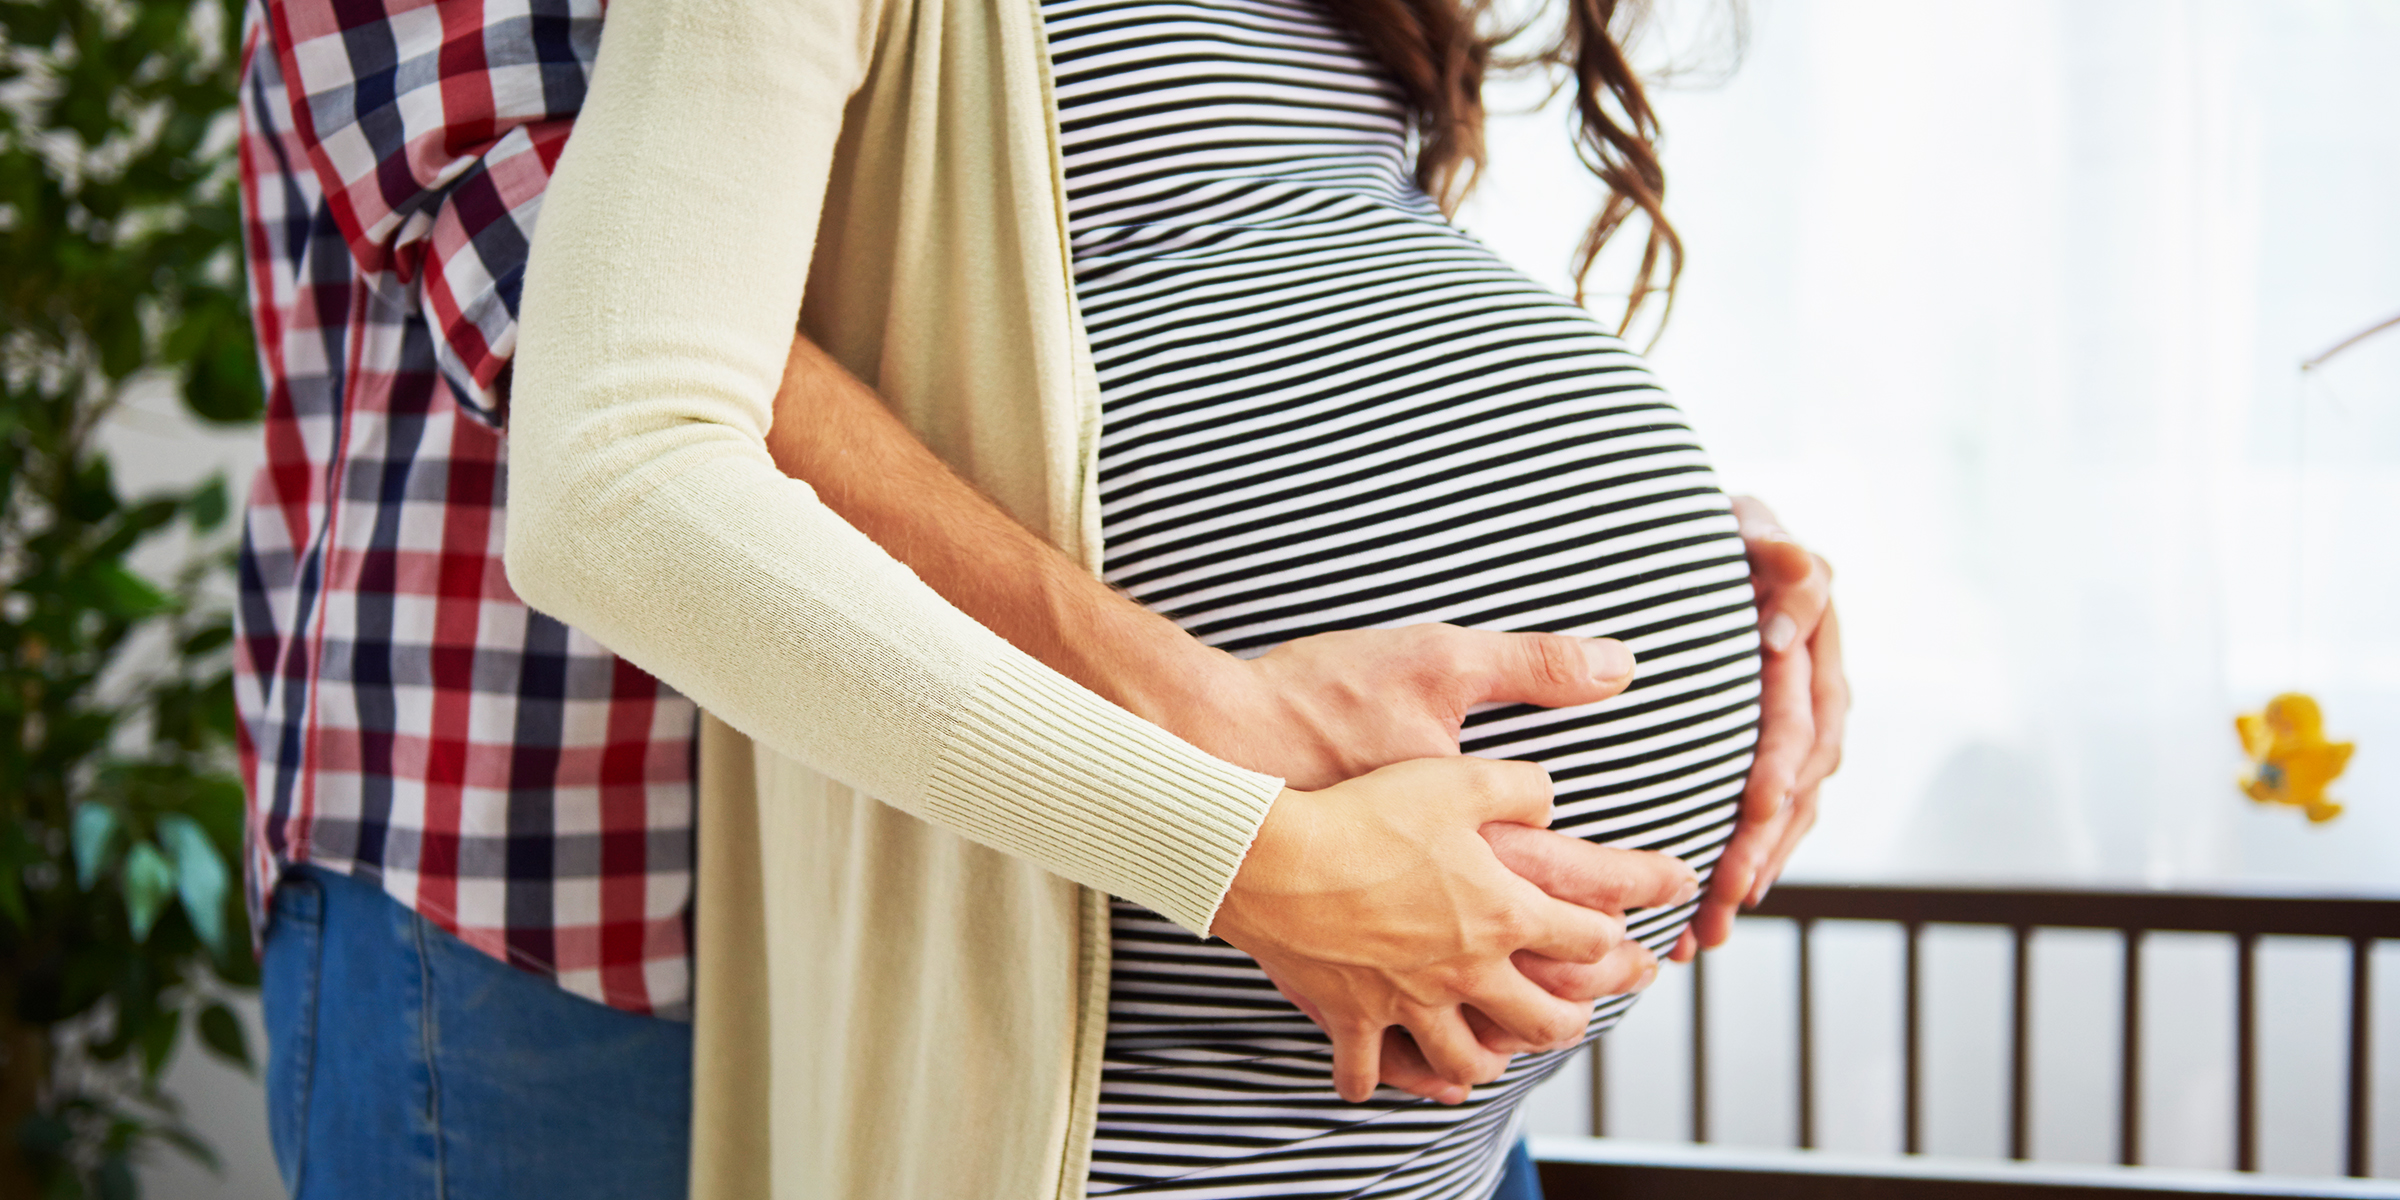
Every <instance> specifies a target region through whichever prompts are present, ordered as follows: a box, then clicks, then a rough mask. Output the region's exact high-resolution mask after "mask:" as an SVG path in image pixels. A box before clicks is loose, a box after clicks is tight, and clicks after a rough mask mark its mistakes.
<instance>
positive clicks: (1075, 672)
mask: <svg viewBox="0 0 2400 1200" xmlns="http://www.w3.org/2000/svg"><path fill="white" fill-rule="evenodd" d="M767 449H768V452H769V453H771V454H772V455H774V458H775V465H776V466H777V467H780V468H781V469H782V470H783V472H784V473H785V474H787V475H791V476H793V477H795V478H798V479H802V480H806V481H807V482H808V484H809V485H810V486H811V487H814V488H815V489H816V491H817V495H818V496H819V498H821V499H822V500H823V501H824V502H825V504H826V505H827V506H828V507H830V508H831V509H833V510H834V511H835V512H836V513H839V514H840V515H841V517H842V519H844V520H846V521H848V522H850V523H851V524H852V525H854V526H856V527H858V529H859V531H860V532H862V533H864V534H866V535H867V536H868V537H869V538H871V539H873V540H874V541H875V542H876V543H877V544H878V545H881V546H882V547H883V548H884V550H885V551H887V552H888V553H890V554H891V556H892V557H894V558H897V559H899V560H900V561H901V562H903V563H906V564H908V566H909V569H911V570H913V571H915V572H916V573H917V576H918V577H919V578H921V579H923V580H924V581H925V582H926V584H927V585H929V586H931V587H932V588H933V590H934V591H936V592H938V593H940V594H941V595H942V597H943V598H944V599H946V600H948V601H950V603H952V604H954V605H956V606H958V608H959V609H960V610H961V611H963V612H965V613H966V614H967V615H969V616H971V617H973V618H975V619H976V620H977V621H979V622H981V623H982V624H983V625H984V626H985V627H986V628H988V629H990V630H991V631H992V632H994V633H997V634H999V635H1000V636H1001V637H1003V638H1006V639H1008V641H1009V642H1010V643H1012V644H1014V645H1015V646H1016V647H1017V648H1018V649H1020V650H1023V651H1025V652H1026V653H1027V654H1030V655H1032V656H1033V657H1035V658H1037V659H1039V660H1041V661H1042V662H1044V663H1046V664H1048V665H1049V666H1050V667H1051V668H1053V669H1055V670H1057V671H1058V672H1059V673H1060V674H1063V675H1065V676H1067V677H1068V678H1070V679H1073V680H1074V681H1076V682H1077V683H1080V684H1082V685H1083V686H1085V687H1088V688H1090V689H1092V690H1093V691H1094V692H1097V693H1099V694H1100V695H1102V696H1105V697H1107V698H1108V699H1110V700H1112V701H1114V702H1115V703H1117V704H1118V705H1120V706H1122V707H1124V708H1126V709H1127V710H1129V711H1132V712H1134V713H1136V714H1139V715H1141V716H1143V717H1145V718H1148V719H1149V720H1151V721H1152V722H1154V723H1157V724H1160V725H1164V726H1167V727H1168V728H1170V729H1174V730H1175V731H1176V732H1180V733H1184V734H1185V735H1186V736H1187V737H1189V736H1191V734H1192V732H1193V731H1192V730H1189V729H1183V728H1177V727H1178V726H1180V725H1184V724H1186V723H1187V722H1184V721H1181V720H1178V719H1176V717H1177V716H1178V715H1180V714H1188V713H1191V712H1194V711H1201V710H1205V709H1206V708H1208V707H1210V706H1211V705H1212V704H1214V703H1215V702H1216V701H1218V700H1219V699H1221V697H1218V696H1216V695H1214V693H1215V692H1216V691H1217V690H1218V689H1220V688H1222V687H1223V686H1224V681H1225V678H1226V668H1227V667H1229V666H1230V665H1231V664H1232V663H1233V661H1234V660H1233V659H1232V658H1231V656H1229V655H1226V654H1224V653H1223V652H1221V651H1217V650H1212V649H1210V648H1209V647H1207V646H1204V645H1202V644H1200V643H1199V642H1197V641H1195V640H1193V639H1192V638H1191V637H1189V636H1187V635H1186V634H1185V633H1184V632H1183V631H1182V630H1181V629H1178V628H1177V627H1176V626H1175V624H1174V622H1172V621H1169V620H1167V619H1166V618H1165V617H1161V616H1159V615H1157V614H1156V613H1152V612H1150V611H1149V610H1147V609H1144V608H1142V607H1141V606H1140V605H1138V604H1135V603H1134V602H1132V601H1131V600H1128V599H1126V598H1125V597H1123V596H1121V595H1119V594H1117V592H1116V591H1115V590H1114V589H1112V588H1110V587H1109V586H1108V585H1107V584H1104V583H1102V582H1100V581H1099V580H1098V579H1095V578H1093V577H1092V575H1091V573H1090V572H1088V571H1086V570H1084V569H1083V567H1082V566H1080V565H1079V564H1077V563H1076V562H1075V561H1074V560H1072V559H1070V558H1068V557H1067V556H1066V555H1065V554H1064V553H1062V552H1060V551H1059V550H1058V549H1057V548H1056V547H1054V546H1052V545H1050V544H1049V543H1048V542H1046V541H1044V540H1042V538H1041V537H1040V536H1038V535H1036V534H1035V533H1033V532H1032V531H1031V530H1029V529H1027V528H1025V527H1024V526H1023V525H1021V524H1019V523H1018V522H1017V521H1015V520H1014V519H1012V518H1011V517H1010V516H1009V515H1008V514H1007V513H1005V512H1003V511H1001V509H1000V506H999V505H997V504H995V503H993V502H992V501H991V500H990V499H989V498H987V497H986V496H984V495H983V494H982V493H981V492H978V491H976V490H975V488H974V486H973V485H971V484H969V483H968V482H967V481H966V480H964V479H962V478H960V477H959V475H958V474H957V473H956V472H954V471H952V470H951V469H950V468H949V467H948V466H947V465H946V464H944V463H943V462H942V461H941V460H940V459H939V458H936V457H935V456H934V454H933V452H932V451H931V450H929V449H927V448H926V446H925V444H924V443H923V442H921V441H919V440H918V439H917V438H916V436H915V435H914V434H912V433H910V432H909V430H908V428H907V426H905V425H902V424H901V423H900V420H899V418H897V417H895V416H893V415H892V413H891V411H890V410H889V409H887V408H885V407H884V405H883V402H882V401H881V400H880V399H878V398H877V397H876V395H875V393H874V392H873V391H872V390H871V389H869V388H868V387H867V386H866V385H865V384H863V383H861V382H859V380H858V379H857V378H855V377H854V376H852V375H851V374H850V373H849V372H848V371H846V370H844V369H843V368H842V366H841V364H839V363H837V362H835V361H834V360H833V359H832V357H831V356H829V355H827V354H826V353H825V352H824V351H823V350H821V349H818V348H817V347H816V346H815V345H814V344H813V343H811V342H810V341H809V340H808V339H807V338H795V339H794V340H793V343H792V354H791V358H790V360H789V361H788V362H787V363H786V364H785V367H784V375H783V386H782V387H781V388H780V389H779V390H778V391H777V393H776V396H775V420H774V425H773V427H772V428H771V429H769V430H768V432H767ZM1203 748H1204V749H1205V748H1210V747H1206V746H1204V747H1203Z"/></svg>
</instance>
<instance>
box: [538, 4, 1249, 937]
mask: <svg viewBox="0 0 2400 1200" xmlns="http://www.w3.org/2000/svg"><path fill="white" fill-rule="evenodd" d="M877 3H878V0H614V2H613V3H611V4H610V5H609V10H608V20H607V24H606V26H605V27H604V31H603V34H602V39H601V48H600V57H599V62H598V65H597V66H596V68H595V70H594V73H593V79H592V87H591V92H590V95H589V97H588V99H587V101H586V103H585V106H584V109H583V113H582V115H581V117H580V118H579V119H578V122H577V125H576V128H575V133H574V136H573V137H572V139H570V141H569V142H568V145H567V149H566V151H565V153H564V155H563V156H562V157H561V159H560V161H559V164H558V169H557V174H556V176H555V177H554V178H553V180H552V181H551V184H550V189H549V192H548V195H547V197H546V198H545V200H544V205H543V213H542V219H541V222H540V224H539V226H538V229H537V233H536V235H535V238H534V246H533V253H532V260H531V263H530V265H529V267H528V271H527V276H526V283H525V293H524V302H523V309H522V314H521V320H522V328H521V334H520V336H521V342H520V346H519V350H518V357H517V364H516V375H515V394H514V396H513V398H512V401H511V405H512V412H511V414H510V430H509V466H508V470H509V479H508V520H507V544H506V562H507V567H508V574H509V580H510V583H511V585H512V586H514V587H515V588H516V590H517V591H518V593H519V594H520V595H521V596H522V597H523V598H524V600H525V601H526V602H527V603H529V604H531V605H533V606H534V607H536V608H538V609H541V610H542V611H544V612H547V613H550V614H552V615H554V616H557V617H559V618H560V619H562V620H565V621H567V622H569V623H571V624H574V625H576V626H578V627H580V628H582V629H584V630H587V631H588V632H590V633H591V634H592V635H593V636H595V637H597V638H598V639H599V640H600V641H601V642H602V643H604V644H606V645H607V646H608V647H609V648H610V649H612V650H614V651H616V652H617V653H618V654H621V655H623V656H624V657H625V658H627V659H629V660H631V661H632V662H634V663H636V664H638V665H640V666H641V667H643V668H644V669H645V670H648V671H650V672H652V673H653V674H656V675H657V676H658V677H660V678H661V679H664V680H665V681H667V682H668V683H670V684H672V685H674V686H675V687H676V688H678V689H680V690H682V691H683V692H684V693H685V694H687V695H689V696H691V697H692V698H693V699H694V700H696V701H698V702H699V703H700V704H701V705H703V706H704V707H706V708H707V709H708V710H709V711H710V712H712V713H715V714H716V715H717V716H719V717H720V718H722V719H723V720H725V721H726V722H727V723H728V724H731V725H732V726H734V727H735V728H737V729H739V730H741V731H742V732H743V733H745V734H748V735H749V736H750V737H752V738H754V739H756V740H757V741H758V742H760V743H761V744H763V745H765V746H768V747H770V748H772V749H774V750H776V751H778V752H781V753H783V754H786V755H789V756H791V757H793V758H795V759H797V760H799V761H802V762H805V763H807V764H809V765H810V766H812V767H814V768H816V769H818V770H821V771H824V772H826V773H827V774H829V775H831V776H833V777H835V778H837V779H840V780H842V781H843V782H845V783H847V784H849V785H851V786H853V787H856V788H858V789H860V790H861V791H864V792H866V793H867V794H869V795H873V796H876V797H878V798H879V799H881V800H883V801H885V802H887V803H890V804H893V805H896V806H898V807H899V808H901V809H903V810H905V811H908V812H911V813H913V814H915V815H917V816H919V817H922V818H924V819H926V820H928V821H931V822H933V823H935V824H937V825H940V826H942V827H945V828H948V829H950V830H953V831H955V832H957V833H959V834H961V835H964V836H966V837H968V838H970V839H973V840H975V841H977V842H980V843H982V844H984V845H988V846H991V847H993V848H995V849H998V850H1000V851H1002V852H1005V853H1008V854H1011V855H1015V856H1017V857H1020V858H1024V859H1027V860H1030V861H1032V862H1035V863H1037V864H1039V865H1041V866H1042V867H1044V868H1046V869H1048V870H1051V871H1054V872H1056V873H1058V874H1061V875H1064V876H1066V877H1068V878H1070V879H1073V880H1075V881H1077V882H1079V883H1083V884H1085V885H1088V886H1091V887H1095V888H1099V889H1102V890H1105V891H1107V892H1109V893H1111V894H1114V895H1118V896H1123V897H1126V898H1128V899H1131V900H1135V901H1137V902H1139V903H1142V904H1145V905H1147V906H1149V907H1150V908H1152V909H1154V910H1156V911H1157V912H1160V913H1162V914H1164V915H1166V916H1168V917H1170V918H1172V919H1174V920H1176V921H1177V922H1179V923H1181V924H1183V925H1184V926H1186V927H1187V928H1190V929H1194V930H1201V931H1205V930H1206V929H1208V927H1209V925H1210V923H1211V921H1212V919H1213V917H1214V914H1215V911H1216V907H1217V905H1218V903H1219V901H1220V900H1221V899H1222V898H1223V896H1224V893H1225V890H1226V888H1227V886H1229V885H1230V883H1231V882H1232V879H1233V876H1234V873H1235V872H1236V871H1237V870H1238V869H1239V868H1240V865H1241V861H1242V857H1243V856H1244V855H1245V854H1246V853H1247V852H1248V849H1249V844H1250V841H1251V839H1252V838H1253V837H1254V836H1255V834H1256V833H1257V829H1258V826H1259V823H1260V822H1261V821H1262V820H1263V819H1264V818H1265V815H1266V811H1267V808H1268V806H1269V805H1270V804H1272V803H1273V801H1274V798H1275V796H1276V794H1277V793H1278V791H1279V790H1280V788H1281V782H1280V781H1279V780H1276V779H1273V778H1271V777H1268V776H1264V775H1259V774H1256V773H1254V772H1250V771H1246V770H1243V769H1241V768H1239V767H1235V766H1233V765H1231V764H1229V763H1225V762H1223V761H1220V760H1218V759H1215V758H1213V757H1211V756H1209V755H1207V754H1205V753H1202V752H1201V751H1199V750H1198V749H1196V748H1194V747H1192V746H1190V745H1189V744H1187V743H1185V742H1183V741H1181V740H1179V739H1177V738H1175V737H1173V736H1171V735H1169V734H1167V733H1166V732H1164V731H1163V730H1160V729H1159V728H1157V727H1156V726H1153V725H1150V724H1148V723H1147V722H1144V721H1142V720H1141V719H1139V718H1137V717H1135V716H1133V715H1132V714H1131V713H1128V712H1126V711H1124V710H1123V709H1120V708H1118V707H1116V706H1114V705H1112V704H1110V703H1108V702H1106V701H1105V700H1102V699H1101V698H1100V697H1098V696H1097V695H1095V694H1093V693H1091V692H1090V691H1087V690H1086V689H1084V688H1082V687H1080V686H1078V685H1077V684H1075V683H1073V682H1072V681H1070V680H1068V679H1066V678H1065V677H1064V676H1061V675H1059V674H1058V673H1056V672H1054V671H1052V670H1050V669H1049V668H1047V667H1045V666H1043V665H1042V664H1041V663H1039V662H1036V661H1035V660H1033V659H1032V658H1030V657H1029V656H1027V655H1025V654H1024V653H1022V652H1021V651H1018V650H1017V649H1015V648H1014V647H1013V646H1011V645H1009V644H1008V643H1007V642H1006V641H1004V640H1002V639H1001V638H1000V637H998V636H997V635H995V634H993V633H991V632H990V631H989V630H987V629H985V628H983V627H982V626H981V625H979V624H977V623H976V622H975V621H974V620H973V619H972V618H970V617H968V616H967V615H966V614H965V613H963V612H960V611H959V610H958V609H957V608H955V607H953V606H951V605H950V604H949V603H948V602H947V601H945V600H943V599H942V598H941V597H940V596H939V595H938V594H936V593H935V592H934V591H933V590H932V589H931V588H930V587H928V586H926V585H925V583H924V582H923V581H921V580H919V579H918V578H917V577H916V576H915V575H914V574H913V573H912V572H910V571H909V569H908V568H907V567H906V566H904V565H902V564H901V563H900V562H898V561H897V560H895V559H893V558H892V557H891V556H890V555H888V554H886V553H884V551H883V550H882V549H881V548H880V547H878V546H877V545H875V543H874V542H872V541H870V540H869V539H868V538H867V537H866V536H865V535H863V534H861V533H860V532H858V530H857V529H855V528H853V527H852V526H850V525H849V524H847V523H846V522H844V521H843V520H842V519H841V518H840V517H839V516H838V515H837V514H835V513H834V512H833V511H832V510H831V509H829V508H827V507H826V506H825V505H824V504H823V503H822V502H821V501H819V500H818V499H817V497H816V495H815V493H814V492H813V491H812V490H811V489H810V488H809V487H808V485H807V484H805V483H803V482H801V481H799V480H795V479H791V478H788V477H786V476H784V475H783V474H782V472H780V471H779V470H777V469H776V467H775V465H774V463H773V461H772V459H771V458H770V457H769V456H768V453H767V449H766V441H765V438H766V431H767V427H768V424H769V422H770V420H771V418H772V414H773V401H774V395H775V391H776V387H777V384H778V382H779V380H780V378H781V376H782V370H783V364H784V358H785V354H786V352H787V350H788V349H789V347H790V343H791V338H792V336H793V330H794V328H795V325H796V321H797V317H798V313H799V310H800V300H801V291H802V288H803V286H804V282H805V280H806V278H807V275H808V265H809V254H810V251H811V248H812V245H813V243H814V241H815V235H816V229H817V218H818V209H819V206H820V204H821V203H822V199H823V196H824V194H825V189H826V181H827V175H828V171H829V170H830V164H831V162H832V158H833V153H834V143H835V139H836V137H837V135H838V134H839V132H840V128H841V124H842V116H843V109H844V106H845V103H846V102H847V100H848V98H849V96H850V94H851V93H852V92H853V91H854V90H855V89H856V87H857V86H858V83H859V81H860V79H861V78H862V76H863V74H864V72H865V69H866V64H867V62H868V56H869V52H870V47H871V45H872V42H873V39H874V37H875V32H876V31H875V29H874V28H873V24H874V21H875V20H876V19H877V16H878V14H877V12H876V11H875V7H876V5H877Z"/></svg>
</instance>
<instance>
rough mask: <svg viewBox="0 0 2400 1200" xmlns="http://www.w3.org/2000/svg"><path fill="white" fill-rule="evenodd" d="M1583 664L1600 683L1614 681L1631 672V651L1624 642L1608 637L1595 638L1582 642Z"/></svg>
mask: <svg viewBox="0 0 2400 1200" xmlns="http://www.w3.org/2000/svg"><path fill="white" fill-rule="evenodd" d="M1583 661H1584V665H1585V666H1587V667H1589V668H1590V669H1591V672H1592V678H1594V679H1597V680H1599V681H1600V682H1602V683H1615V682H1616V681H1617V680H1620V679H1623V678H1625V677H1626V676H1628V675H1631V674H1633V651H1631V650H1628V649H1626V648H1625V643H1623V642H1620V641H1615V640H1613V639H1609V638H1595V639H1593V640H1591V641H1587V642H1585V643H1584V644H1583Z"/></svg>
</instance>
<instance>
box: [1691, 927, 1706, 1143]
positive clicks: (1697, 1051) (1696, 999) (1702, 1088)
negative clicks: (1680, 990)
mask: <svg viewBox="0 0 2400 1200" xmlns="http://www.w3.org/2000/svg"><path fill="white" fill-rule="evenodd" d="M1707 968H1708V953H1707V952H1706V951H1702V952H1700V953H1698V954H1695V955H1693V956H1692V1140H1693V1141H1695V1142H1698V1143H1701V1144H1703V1145H1705V1144H1706V1143H1707V1142H1708V970H1707Z"/></svg>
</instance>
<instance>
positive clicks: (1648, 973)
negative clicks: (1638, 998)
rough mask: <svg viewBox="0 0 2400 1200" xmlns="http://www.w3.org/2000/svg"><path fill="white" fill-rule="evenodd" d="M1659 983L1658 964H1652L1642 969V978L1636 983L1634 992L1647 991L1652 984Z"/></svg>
mask: <svg viewBox="0 0 2400 1200" xmlns="http://www.w3.org/2000/svg"><path fill="white" fill-rule="evenodd" d="M1657 981H1658V964H1657V963H1651V964H1650V965H1649V966H1647V967H1644V968H1642V977H1641V978H1640V979H1637V980H1635V981H1634V983H1633V990H1635V991H1637V992H1639V991H1643V990H1646V989H1647V988H1649V986H1650V985H1651V984H1653V983H1655V982H1657Z"/></svg>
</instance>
